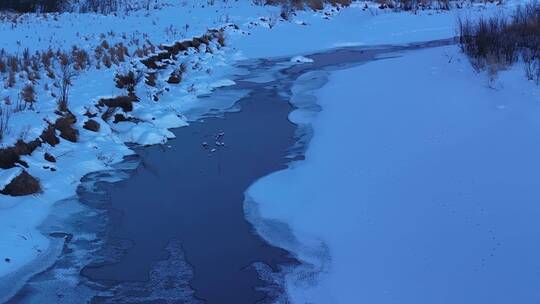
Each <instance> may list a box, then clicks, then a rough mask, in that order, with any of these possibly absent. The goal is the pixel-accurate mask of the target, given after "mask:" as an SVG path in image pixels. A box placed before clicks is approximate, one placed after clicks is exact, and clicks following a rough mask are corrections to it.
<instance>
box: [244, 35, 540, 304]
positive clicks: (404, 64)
mask: <svg viewBox="0 0 540 304" xmlns="http://www.w3.org/2000/svg"><path fill="white" fill-rule="evenodd" d="M325 77H327V75H326V74H325V73H313V74H311V75H309V74H308V75H305V79H319V78H325ZM295 92H296V96H295V97H293V101H296V102H297V103H299V104H301V103H302V101H303V100H305V99H306V98H308V97H309V94H311V95H315V96H316V97H317V103H318V104H319V105H320V106H321V107H322V111H321V112H320V113H319V114H317V115H315V116H314V118H313V115H302V113H301V112H302V111H303V110H302V109H300V110H298V111H300V113H296V114H295V113H293V114H292V115H291V118H292V120H293V121H298V122H301V123H306V122H307V121H310V122H311V124H312V127H313V132H314V133H313V138H312V139H311V142H310V144H309V148H308V149H307V152H306V154H305V156H306V159H305V160H304V161H300V162H296V163H294V164H293V165H292V166H291V167H290V168H289V169H286V170H283V171H280V172H276V173H274V174H271V175H270V176H267V177H265V178H263V179H261V180H259V181H258V182H256V183H255V184H254V185H253V186H252V187H251V188H250V189H249V191H248V198H249V200H248V201H247V203H246V204H247V206H246V208H247V209H248V211H249V210H254V209H255V210H256V211H257V212H258V213H259V214H258V216H260V217H262V218H263V219H265V220H266V221H267V222H268V221H270V222H272V221H276V220H277V221H279V222H284V223H287V224H288V225H289V226H290V228H291V232H292V234H293V235H294V237H295V238H296V239H297V240H296V241H294V240H293V239H292V238H291V237H290V235H289V234H287V233H282V234H275V233H273V232H272V231H268V230H265V229H268V228H269V227H271V225H270V226H269V225H268V224H266V225H261V226H260V227H259V228H260V229H262V231H261V232H262V233H263V235H265V236H267V237H268V238H269V240H270V241H272V242H273V243H274V244H275V245H278V246H283V247H285V248H287V249H289V250H291V251H293V252H294V253H296V254H297V255H298V257H300V259H302V260H304V261H305V262H306V263H307V264H308V265H312V267H311V268H307V269H306V268H300V269H294V270H292V272H291V273H289V274H288V276H287V287H288V291H289V294H290V295H291V297H292V302H293V303H511V302H518V303H536V302H537V301H538V300H540V298H539V295H538V292H537V287H536V285H537V283H538V279H539V277H538V271H539V270H540V261H539V260H538V258H537V256H538V255H539V254H540V246H539V244H540V236H539V235H538V233H537V231H538V228H539V225H538V221H537V219H538V217H539V216H540V208H539V207H538V204H537V203H538V197H540V178H539V177H540V176H539V175H540V173H539V172H540V163H539V162H538V161H537V156H538V155H539V153H540V140H539V137H538V134H540V107H539V104H540V95H539V93H540V91H539V88H538V87H537V86H536V85H535V84H533V83H529V82H527V81H524V80H523V70H522V68H521V67H519V66H518V67H515V68H513V69H511V70H510V71H506V72H504V73H502V74H501V75H500V78H499V79H497V80H496V81H495V83H488V80H487V77H486V76H485V75H483V74H480V75H479V74H477V73H476V72H474V71H473V70H472V68H471V66H470V64H469V62H468V59H467V58H466V57H465V56H464V55H463V54H461V53H460V51H459V49H458V47H457V46H448V47H439V48H435V49H429V50H422V51H412V52H409V53H404V54H400V55H399V57H395V58H391V59H384V60H380V61H374V62H371V63H368V64H365V65H362V66H359V67H354V68H350V69H345V70H342V71H338V72H333V73H331V74H330V75H329V82H328V83H327V84H326V85H325V86H324V87H323V88H322V89H320V90H315V91H314V90H313V86H312V82H310V81H308V82H303V81H302V80H300V81H299V83H298V86H297V88H296V89H295ZM306 94H307V95H306ZM307 114H309V113H307ZM311 114H312V113H311ZM306 117H307V120H306ZM309 117H312V118H309ZM255 222H256V223H257V219H255ZM270 230H271V229H270ZM313 270H315V271H316V272H311V271H313ZM317 271H320V272H321V273H317Z"/></svg>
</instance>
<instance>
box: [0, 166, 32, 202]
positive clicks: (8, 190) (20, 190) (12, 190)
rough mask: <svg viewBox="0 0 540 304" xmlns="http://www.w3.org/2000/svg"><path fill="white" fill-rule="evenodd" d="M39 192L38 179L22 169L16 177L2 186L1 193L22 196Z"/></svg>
mask: <svg viewBox="0 0 540 304" xmlns="http://www.w3.org/2000/svg"><path fill="white" fill-rule="evenodd" d="M39 192H41V185H40V184H39V180H37V179H36V178H35V177H33V176H32V175H30V174H29V173H28V172H26V170H24V171H22V173H21V174H19V175H18V176H17V177H15V178H14V179H13V180H11V182H10V183H9V184H8V185H7V186H6V187H4V189H3V190H2V191H0V193H1V194H4V195H11V196H23V195H30V194H34V193H39Z"/></svg>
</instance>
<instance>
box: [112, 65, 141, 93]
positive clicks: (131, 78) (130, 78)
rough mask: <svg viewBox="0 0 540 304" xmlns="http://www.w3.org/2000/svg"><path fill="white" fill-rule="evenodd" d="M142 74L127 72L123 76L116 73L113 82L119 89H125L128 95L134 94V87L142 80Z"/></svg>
mask: <svg viewBox="0 0 540 304" xmlns="http://www.w3.org/2000/svg"><path fill="white" fill-rule="evenodd" d="M143 77H144V74H143V73H142V72H140V71H137V72H134V71H129V72H127V73H125V74H122V73H117V74H116V76H115V78H114V81H115V84H116V87H117V88H119V89H126V90H127V91H128V93H129V94H130V95H134V94H135V87H136V86H137V84H139V82H141V80H142V79H143Z"/></svg>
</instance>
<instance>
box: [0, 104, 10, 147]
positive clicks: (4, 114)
mask: <svg viewBox="0 0 540 304" xmlns="http://www.w3.org/2000/svg"><path fill="white" fill-rule="evenodd" d="M10 118H11V110H10V109H9V108H8V107H6V106H0V142H2V140H3V139H4V136H5V135H6V134H7V133H8V131H9V119H10Z"/></svg>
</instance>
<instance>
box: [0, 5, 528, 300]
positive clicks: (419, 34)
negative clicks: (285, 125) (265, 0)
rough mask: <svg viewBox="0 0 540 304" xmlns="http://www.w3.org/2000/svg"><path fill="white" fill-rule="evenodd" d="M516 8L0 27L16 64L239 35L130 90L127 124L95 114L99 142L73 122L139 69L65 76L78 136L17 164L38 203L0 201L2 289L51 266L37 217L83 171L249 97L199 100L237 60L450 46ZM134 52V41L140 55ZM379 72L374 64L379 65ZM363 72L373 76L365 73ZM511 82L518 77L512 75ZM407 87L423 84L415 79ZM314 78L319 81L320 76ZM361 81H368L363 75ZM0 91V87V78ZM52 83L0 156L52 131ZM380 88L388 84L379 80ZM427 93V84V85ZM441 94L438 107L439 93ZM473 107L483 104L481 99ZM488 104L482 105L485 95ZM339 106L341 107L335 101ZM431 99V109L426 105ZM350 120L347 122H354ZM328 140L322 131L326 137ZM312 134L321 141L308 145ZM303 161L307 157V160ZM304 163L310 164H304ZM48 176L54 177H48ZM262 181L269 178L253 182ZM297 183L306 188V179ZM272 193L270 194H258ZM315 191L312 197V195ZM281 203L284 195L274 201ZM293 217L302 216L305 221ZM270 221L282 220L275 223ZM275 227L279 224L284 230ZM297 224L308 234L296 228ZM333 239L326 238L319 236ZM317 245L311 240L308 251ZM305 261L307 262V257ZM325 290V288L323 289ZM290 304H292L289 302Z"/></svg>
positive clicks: (243, 11) (168, 11)
mask: <svg viewBox="0 0 540 304" xmlns="http://www.w3.org/2000/svg"><path fill="white" fill-rule="evenodd" d="M518 2H519V1H508V2H507V3H506V4H505V5H504V6H495V5H492V4H488V5H487V6H483V5H478V6H474V7H471V8H467V9H463V10H455V11H451V12H436V11H422V12H418V14H411V13H395V12H391V11H388V10H387V11H380V10H377V9H376V8H375V6H373V5H370V6H369V9H367V10H364V9H363V7H364V4H363V2H362V3H357V4H355V5H353V6H352V7H350V8H347V9H341V10H339V11H338V10H336V9H333V8H327V10H326V13H325V14H322V13H315V12H311V11H306V12H299V13H298V15H297V16H296V17H294V21H293V22H285V21H282V20H279V19H278V18H277V17H276V16H278V15H279V8H277V7H267V6H264V7H263V6H255V5H253V4H252V3H251V1H223V2H221V1H217V2H216V3H215V5H205V4H206V1H204V3H202V1H197V0H186V1H172V0H170V1H169V0H167V1H160V3H161V4H162V5H163V6H164V7H162V8H160V9H151V10H149V11H145V10H143V11H132V12H129V13H128V14H119V15H117V16H113V15H108V16H105V15H100V14H83V15H81V14H71V13H69V14H49V15H42V16H36V15H22V16H18V17H17V22H16V23H13V22H8V21H4V22H1V23H0V33H1V34H2V40H1V41H0V48H4V49H5V50H6V51H7V52H8V53H17V54H19V53H20V52H21V51H22V50H24V49H25V48H28V49H29V50H30V53H33V52H34V51H37V50H45V49H48V48H52V49H53V50H56V49H70V48H71V46H72V45H78V46H79V47H81V48H84V49H87V50H89V51H90V52H91V54H92V52H93V48H94V47H95V46H97V45H99V44H100V43H101V42H102V41H103V40H107V41H108V42H109V43H110V44H113V43H117V42H122V43H124V44H125V45H126V46H127V47H128V48H129V50H130V53H132V52H133V51H134V50H135V49H136V48H137V47H138V46H140V44H142V42H144V41H146V40H149V41H151V42H152V43H153V44H155V45H159V44H161V43H172V42H175V41H178V40H182V39H189V38H191V37H193V36H199V35H201V34H203V33H205V32H206V30H207V29H208V28H219V27H221V26H223V25H226V24H238V25H239V27H240V28H239V29H234V28H232V27H230V28H228V29H227V31H226V47H225V48H218V47H217V46H216V45H215V43H214V44H212V45H211V46H210V48H211V50H212V53H204V52H203V53H197V52H194V51H193V50H190V51H189V52H188V54H187V55H185V56H181V59H180V61H181V62H182V63H185V64H186V66H187V67H188V68H187V72H186V75H185V76H186V77H185V79H184V81H183V82H182V83H181V84H179V85H168V84H165V83H164V79H166V78H165V77H166V76H167V75H168V74H167V73H169V72H170V71H171V69H172V68H174V66H173V67H170V68H167V69H165V70H163V71H161V72H160V74H159V77H158V86H157V87H156V88H151V87H148V86H144V85H139V86H137V92H136V93H137V96H138V97H139V98H140V99H141V100H140V101H139V102H136V103H134V110H133V111H132V112H130V113H122V112H121V111H120V112H119V113H121V114H125V115H126V117H128V118H131V119H132V121H126V122H120V123H117V124H114V123H112V122H109V123H107V122H105V121H103V119H101V115H98V116H97V117H95V118H93V119H94V120H96V121H97V122H98V123H99V124H100V130H99V132H91V131H88V130H85V129H83V128H82V126H83V124H84V122H85V121H87V120H88V117H87V116H85V115H84V114H85V113H86V112H87V110H92V111H95V110H96V109H95V107H94V105H95V104H96V103H97V101H98V100H99V98H101V97H111V96H118V95H120V94H125V92H124V91H123V90H120V89H118V88H116V87H115V86H114V81H113V79H114V75H115V72H116V71H117V70H118V71H124V70H129V69H131V68H133V67H140V63H138V62H137V60H136V58H129V59H130V60H131V62H125V63H123V64H121V66H118V67H114V68H111V69H105V68H104V67H102V68H101V69H97V68H96V67H91V68H89V69H88V70H87V71H85V72H83V73H80V74H78V75H77V76H76V77H75V79H74V83H73V86H72V90H71V92H70V104H69V107H70V110H71V112H72V113H73V114H74V115H75V116H76V118H77V123H76V126H77V129H78V130H79V132H80V139H79V141H78V142H77V143H71V142H68V141H65V140H62V141H61V143H60V144H59V145H57V146H55V147H51V146H48V145H43V146H42V147H40V148H38V149H37V150H36V151H35V152H34V153H33V154H32V155H31V156H25V157H23V159H24V160H25V161H26V162H27V163H28V164H29V169H28V170H27V171H28V172H29V173H30V174H31V175H33V176H35V177H37V178H38V179H39V180H40V181H41V183H42V187H43V193H42V194H39V195H34V196H28V197H17V198H14V197H8V196H3V195H0V278H2V280H1V281H3V282H7V281H8V280H7V279H5V278H8V277H9V278H10V281H11V279H13V280H15V279H14V278H16V277H17V276H21V277H24V278H27V277H28V275H29V273H28V271H29V269H28V267H29V265H33V264H32V262H36V261H43V263H45V261H46V257H49V258H50V255H51V254H53V252H54V251H55V249H54V248H56V247H54V246H53V244H52V243H51V242H52V241H51V239H50V238H48V237H47V236H44V235H42V234H40V232H39V231H38V229H37V227H38V226H39V225H40V223H42V222H43V220H44V219H45V218H46V217H47V216H48V213H49V211H50V210H51V207H52V206H53V204H54V203H55V202H57V201H60V200H63V199H66V198H68V197H71V196H74V195H75V190H76V187H77V186H78V185H79V183H80V179H81V177H83V176H84V175H85V174H88V173H90V172H94V171H99V170H105V169H108V168H110V167H111V166H112V165H114V164H116V163H118V162H120V161H121V160H122V159H123V158H124V157H125V156H127V155H129V154H131V153H133V152H132V151H131V150H130V149H129V148H128V146H127V143H135V144H139V145H151V144H163V143H165V142H166V141H167V140H168V139H170V138H173V137H174V134H173V133H172V132H171V131H170V130H169V129H171V128H177V127H184V126H188V125H189V121H192V120H195V119H198V118H200V117H204V115H207V113H208V112H209V111H212V112H216V111H217V112H219V111H223V110H227V109H230V108H231V107H232V106H233V105H234V103H235V101H236V100H238V99H239V98H241V97H242V96H244V95H245V94H247V93H248V92H249V91H232V90H231V91H225V92H224V93H223V94H221V96H219V97H217V98H212V99H209V98H206V97H205V95H206V94H208V93H209V92H211V91H212V90H213V89H215V88H218V87H223V86H231V85H234V84H235V83H234V81H233V80H232V79H234V75H240V74H242V70H241V69H240V68H236V67H234V64H235V63H238V62H240V63H242V62H241V61H242V60H244V59H254V58H265V57H285V58H287V60H289V58H291V57H292V56H296V55H301V54H303V55H306V54H308V53H311V52H314V51H318V50H326V49H329V48H336V47H344V46H358V45H375V44H390V43H407V42H413V41H414V42H415V41H422V40H433V39H442V38H449V37H452V36H454V35H455V23H456V18H457V16H458V15H460V14H471V15H473V16H479V15H482V14H496V13H501V12H506V11H508V10H511V9H512V6H513V5H514V4H515V3H518ZM486 7H487V8H486ZM263 17H264V18H263ZM426 24H429V26H427V27H426ZM291 37H294V38H291ZM137 41H139V44H138V43H137ZM456 58H457V57H456ZM306 59H309V58H307V57H296V59H293V60H294V61H298V60H299V61H301V62H309V60H306ZM180 61H179V62H178V63H180ZM388 62H389V61H388ZM381 64H383V63H382V62H381ZM369 66H373V64H372V65H369ZM462 69H463V70H464V71H468V69H469V67H468V66H466V65H463V66H462ZM388 70H390V69H388ZM413 70H414V69H413ZM431 72H432V73H440V72H439V71H438V70H431ZM509 73H510V72H508V73H506V74H504V75H501V82H500V83H495V84H493V85H495V86H500V85H501V83H504V86H505V87H504V88H502V89H500V90H499V91H498V92H499V93H498V94H513V92H515V91H519V90H521V84H520V82H518V83H514V84H513V85H515V86H516V87H515V88H510V83H512V82H511V81H507V80H506V79H503V77H506V76H505V75H510V74H509ZM513 73H514V74H517V73H518V72H513ZM469 74H470V73H469ZM338 75H339V74H338ZM437 75H439V74H437ZM3 76H5V75H3ZM417 76H422V77H424V76H425V75H423V74H422V75H417ZM473 76H474V77H473ZM321 77H323V78H324V75H323V76H321ZM336 77H337V76H336ZM363 77H367V76H366V74H364V76H363ZM392 77H396V75H392ZM448 77H450V76H448ZM4 78H5V77H4ZM405 78H406V80H411V81H412V79H413V78H412V77H409V76H408V77H405ZM469 78H470V79H476V80H478V79H481V77H479V76H477V75H472V74H471V75H469ZM514 78H516V79H521V78H519V77H518V76H515V77H513V78H512V79H514ZM355 79H356V81H358V82H359V83H360V82H361V81H360V80H359V79H360V78H359V77H356V78H355ZM396 79H397V78H396ZM368 80H369V79H368ZM368 80H366V81H368ZM2 81H5V79H3V80H2ZM252 81H260V82H265V81H267V79H264V77H263V78H261V79H252ZM478 81H479V80H478ZM478 81H477V82H478ZM477 82H474V83H475V84H476V85H475V86H473V87H474V88H473V89H476V90H478V89H479V88H480V87H482V86H481V85H480V84H478V83H477ZM53 83H54V81H53V80H50V79H48V78H47V77H45V76H42V78H41V79H40V80H38V83H37V85H36V86H35V88H36V95H37V102H36V103H35V106H36V110H35V111H19V112H16V113H13V114H12V116H11V120H10V128H9V132H8V133H7V134H6V137H5V138H4V139H3V141H2V142H1V143H0V146H1V147H4V146H11V145H13V144H14V143H15V142H16V141H17V140H18V139H23V140H32V139H35V138H36V137H37V136H39V135H40V134H41V132H42V130H43V129H44V128H45V127H46V126H47V123H48V122H53V121H55V119H56V118H57V117H58V115H57V114H55V110H56V108H57V104H56V100H55V98H54V97H52V95H51V93H53V92H54V91H55V89H54V86H53ZM381 83H388V81H387V80H386V81H383V82H381ZM418 83H421V82H418ZM426 83H429V84H431V83H432V82H426ZM23 85H24V82H23V81H20V80H18V81H17V85H16V87H15V88H5V87H4V86H2V87H0V97H1V98H2V99H4V98H6V97H9V98H10V100H11V101H12V102H15V101H16V100H18V98H19V92H20V89H21V88H22V86H23ZM307 85H309V84H307ZM438 85H442V83H438ZM374 88H375V87H373V88H372V89H374ZM447 90H448V89H447ZM384 91H385V92H384V93H386V94H390V93H391V92H387V91H388V90H384ZM452 92H454V90H452ZM490 92H491V91H490ZM505 92H512V93H505ZM519 92H521V91H519ZM158 93H159V96H160V98H159V101H158V102H155V101H154V100H153V98H152V96H153V95H154V94H158ZM296 93H297V97H298V96H299V95H298V94H301V92H296ZM409 93H410V92H409ZM485 94H487V93H485ZM444 95H445V96H446V97H447V98H448V96H449V95H450V94H444ZM508 96H510V95H508ZM520 96H521V95H520ZM480 97H482V98H485V96H483V95H482V96H480ZM489 97H490V98H491V96H489ZM299 99H300V100H297V102H298V105H300V104H299V103H301V102H302V100H301V99H302V98H299ZM342 99H344V100H345V99H346V98H345V96H343V98H342ZM437 99H438V98H435V100H437ZM322 100H323V101H322V103H321V105H322V106H323V107H326V106H328V105H326V104H324V98H323V99H322ZM490 100H497V99H490ZM498 101H499V104H497V106H496V107H494V109H496V111H503V110H504V111H508V110H509V109H510V108H511V106H512V105H511V104H509V102H507V100H506V99H505V100H503V99H499V100H498ZM503 101H504V102H503ZM501 107H504V109H501ZM351 112H352V111H351ZM317 113H318V108H317V107H316V106H315V107H312V106H310V105H309V103H308V104H307V105H306V108H304V109H303V110H300V111H295V112H293V113H292V114H291V119H292V120H294V121H296V122H297V123H299V124H305V125H307V124H309V123H310V121H311V119H313V117H315V115H316V114H317ZM354 113H356V112H354ZM350 115H353V113H351V114H350ZM316 117H317V119H319V118H320V117H319V116H316ZM321 117H324V116H321ZM133 121H136V122H137V123H135V122H133ZM355 121H356V120H355ZM321 124H323V123H321ZM316 125H317V123H314V126H316ZM325 125H326V124H325ZM325 128H326V127H325ZM330 131H331V130H330V129H329V130H328V132H330ZM334 131H335V130H334ZM319 133H321V131H318V133H316V134H319ZM343 134H346V133H343ZM317 136H319V135H317ZM339 138H341V142H340V143H339V144H338V145H342V146H347V147H349V148H350V152H351V153H352V151H354V150H356V151H355V152H357V153H358V152H361V151H363V150H364V147H360V148H359V147H355V146H354V145H355V144H360V143H361V141H358V140H351V137H347V138H345V139H344V138H343V137H342V136H340V137H339ZM352 138H355V137H352ZM312 144H313V145H315V148H311V146H310V151H311V149H315V151H316V149H317V148H316V147H317V137H316V138H315V139H314V141H313V143H312ZM348 151H349V150H348ZM47 152H48V153H50V154H52V155H54V156H55V158H56V159H57V162H56V163H49V162H47V161H45V160H44V157H43V156H44V154H45V153H47ZM310 157H311V156H310V155H309V153H308V159H309V158H310ZM321 157H322V156H321ZM345 160H346V159H343V160H342V161H343V162H344V161H345ZM306 163H311V160H310V161H309V162H306ZM51 168H53V169H55V170H56V171H52V170H51ZM20 170H21V169H19V168H14V169H10V170H1V169H0V185H1V186H5V184H6V183H8V181H9V180H10V178H13V176H14V174H15V173H16V172H18V171H20ZM298 170H300V168H298ZM285 172H289V171H285ZM281 174H290V173H283V172H280V173H278V174H277V175H281ZM271 178H272V176H270V177H268V178H267V179H264V180H263V181H261V182H260V183H263V182H265V181H267V180H268V179H271ZM334 178H336V177H334ZM334 180H336V179H334ZM306 181H310V180H309V179H307V180H306ZM289 182H290V183H291V184H293V183H292V182H291V181H287V184H288V183H289ZM296 182H298V181H296ZM260 183H259V184H260ZM259 184H257V185H259ZM257 185H256V186H254V188H253V189H255V190H253V195H254V197H256V198H257V202H258V203H260V204H261V210H262V211H264V212H263V215H265V216H273V215H272V214H271V212H270V211H269V210H272V208H267V207H265V206H269V204H268V203H265V202H266V201H271V200H272V199H271V198H265V199H264V200H263V199H262V198H261V197H260V196H261V194H260V193H259V194H257V191H256V189H259V188H258V186H257ZM274 186H275V185H274ZM274 186H272V187H274ZM272 187H270V186H269V189H271V188H272ZM320 189H322V187H320V188H319V189H318V190H320ZM282 193H286V192H285V191H283V192H282ZM313 193H315V192H313ZM277 194H278V193H276V194H275V195H277ZM293 194H294V195H293ZM293 194H291V196H290V197H288V198H284V201H286V200H289V199H291V198H295V197H299V196H298V195H300V194H301V193H300V194H299V193H293ZM259 200H261V202H259ZM310 201H313V202H314V203H315V202H317V201H316V200H315V197H311V198H310ZM302 202H303V201H300V202H297V204H290V207H291V208H293V207H295V206H296V207H297V208H299V209H298V211H297V212H300V211H299V210H301V209H302V208H303V207H304V206H303V205H301V204H299V203H302ZM314 206H317V205H314ZM265 208H266V209H265ZM320 208H322V206H320ZM316 211H317V212H318V211H320V210H313V212H314V215H316V214H317V213H316ZM273 212H276V213H278V210H277V209H275V210H274V211H273ZM302 212H305V210H304V211H302ZM291 214H294V212H293V211H291ZM275 216H276V217H278V216H277V215H275ZM280 216H281V218H284V217H286V214H281V215H280ZM284 220H286V221H289V220H290V219H284ZM344 223H345V222H344ZM304 224H305V225H308V224H307V222H306V223H304ZM293 227H294V225H293ZM332 231H333V230H329V233H330V232H332ZM317 232H318V231H316V232H313V234H312V235H317ZM295 233H297V231H295ZM301 240H302V241H303V242H308V241H307V239H302V238H301ZM319 243H320V242H318V241H315V244H319ZM308 244H309V242H308ZM331 245H334V244H331ZM338 245H340V244H338ZM333 248H334V247H332V250H333ZM336 248H337V249H338V250H340V249H342V248H344V247H339V246H337V247H336ZM340 253H341V251H340ZM299 254H300V253H299ZM5 258H9V259H10V262H4V259H5ZM304 258H305V259H306V260H308V259H309V257H304ZM333 259H335V257H333ZM336 261H337V260H336ZM49 262H50V261H49ZM339 265H341V264H339ZM339 265H338V266H339ZM42 267H46V265H45V264H43V265H41V267H33V266H32V267H31V268H32V269H30V272H31V271H38V270H39V269H41V268H42ZM353 269H354V268H353ZM353 269H351V270H353ZM328 282H331V280H330V281H328ZM323 284H326V283H323ZM344 286H345V285H344ZM6 288H7V287H6ZM12 288H15V287H12ZM2 290H5V288H4V287H2ZM329 290H331V289H329ZM296 291H298V290H296ZM314 292H315V291H314ZM345 294H346V293H345ZM295 296H296V297H298V295H295ZM321 299H322V298H321ZM0 302H2V299H1V298H0Z"/></svg>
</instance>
